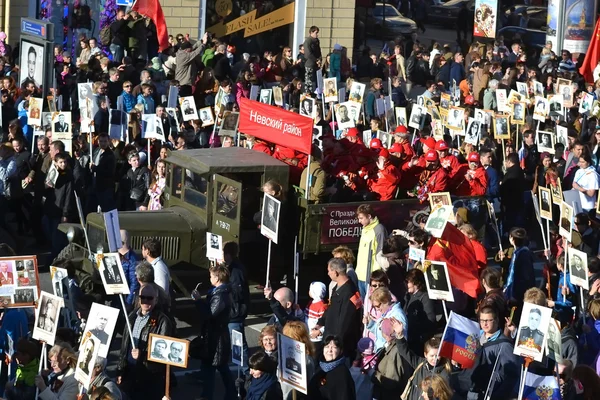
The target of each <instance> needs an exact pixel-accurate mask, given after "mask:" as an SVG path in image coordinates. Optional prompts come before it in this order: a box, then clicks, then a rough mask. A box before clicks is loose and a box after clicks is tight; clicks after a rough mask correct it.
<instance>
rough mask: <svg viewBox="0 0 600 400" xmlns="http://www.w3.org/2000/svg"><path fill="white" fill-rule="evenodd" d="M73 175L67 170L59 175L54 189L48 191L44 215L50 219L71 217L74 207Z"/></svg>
mask: <svg viewBox="0 0 600 400" xmlns="http://www.w3.org/2000/svg"><path fill="white" fill-rule="evenodd" d="M73 200H74V196H73V173H72V172H71V170H69V169H67V170H65V171H62V172H60V173H59V174H58V179H57V180H56V183H55V184H54V188H48V189H47V190H46V201H45V202H44V214H45V215H46V216H48V217H50V218H62V217H65V218H67V217H69V215H70V214H74V213H72V212H71V208H72V205H73Z"/></svg>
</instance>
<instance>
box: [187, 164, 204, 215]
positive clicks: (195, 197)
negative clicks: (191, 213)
mask: <svg viewBox="0 0 600 400" xmlns="http://www.w3.org/2000/svg"><path fill="white" fill-rule="evenodd" d="M184 179H185V183H184V186H185V190H184V191H183V201H185V202H186V203H188V204H190V205H192V206H194V207H199V208H202V209H206V190H207V186H208V182H207V181H206V179H205V178H204V177H203V176H201V175H199V174H195V173H193V172H192V171H190V170H186V171H185V178H184Z"/></svg>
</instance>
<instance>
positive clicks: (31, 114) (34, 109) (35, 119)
mask: <svg viewBox="0 0 600 400" xmlns="http://www.w3.org/2000/svg"><path fill="white" fill-rule="evenodd" d="M42 108H43V99H42V98H41V97H33V96H31V97H29V110H27V118H28V121H27V123H28V125H31V126H41V125H42Z"/></svg>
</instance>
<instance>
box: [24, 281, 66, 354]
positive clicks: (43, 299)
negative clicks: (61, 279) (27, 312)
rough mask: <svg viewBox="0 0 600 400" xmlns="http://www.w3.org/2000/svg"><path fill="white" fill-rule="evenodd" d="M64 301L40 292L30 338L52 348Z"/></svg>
mask: <svg viewBox="0 0 600 400" xmlns="http://www.w3.org/2000/svg"><path fill="white" fill-rule="evenodd" d="M63 305H64V301H63V299H62V298H61V297H58V296H54V295H53V294H50V293H48V292H42V294H41V295H40V301H39V302H38V307H37V308H36V310H35V323H34V326H33V334H32V337H33V338H34V339H37V340H40V341H42V342H46V343H48V344H49V345H51V346H54V337H55V336H56V330H57V329H58V318H59V316H60V309H61V308H62V307H63Z"/></svg>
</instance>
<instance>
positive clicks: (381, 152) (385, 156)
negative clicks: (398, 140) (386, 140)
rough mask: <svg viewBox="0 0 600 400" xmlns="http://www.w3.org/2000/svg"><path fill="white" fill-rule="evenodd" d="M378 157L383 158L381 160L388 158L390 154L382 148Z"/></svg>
mask: <svg viewBox="0 0 600 400" xmlns="http://www.w3.org/2000/svg"><path fill="white" fill-rule="evenodd" d="M379 156H380V157H383V158H389V157H390V152H389V151H388V149H386V148H383V149H381V150H379Z"/></svg>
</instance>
